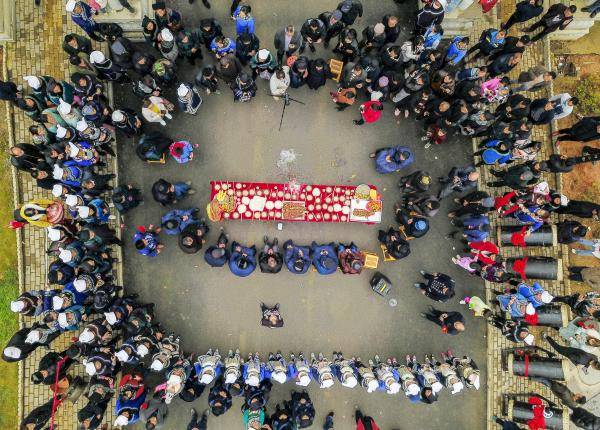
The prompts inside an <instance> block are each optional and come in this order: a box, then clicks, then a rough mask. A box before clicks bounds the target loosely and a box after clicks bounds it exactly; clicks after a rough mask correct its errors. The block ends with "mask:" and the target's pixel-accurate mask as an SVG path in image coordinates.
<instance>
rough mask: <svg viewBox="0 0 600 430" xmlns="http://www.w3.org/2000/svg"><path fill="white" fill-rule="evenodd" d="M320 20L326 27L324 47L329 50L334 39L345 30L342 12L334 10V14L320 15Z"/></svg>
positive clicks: (324, 13)
mask: <svg viewBox="0 0 600 430" xmlns="http://www.w3.org/2000/svg"><path fill="white" fill-rule="evenodd" d="M319 20H320V21H321V22H322V23H323V24H324V25H325V37H324V38H323V46H324V47H325V48H329V42H330V41H331V39H333V38H334V37H337V36H338V35H339V34H340V33H341V32H342V30H343V29H344V22H343V21H342V12H341V11H340V10H337V9H336V10H334V11H333V12H323V13H321V14H320V15H319Z"/></svg>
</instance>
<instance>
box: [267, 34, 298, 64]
mask: <svg viewBox="0 0 600 430" xmlns="http://www.w3.org/2000/svg"><path fill="white" fill-rule="evenodd" d="M286 36H287V38H289V42H287V41H286ZM273 44H274V45H275V49H276V50H277V62H278V63H279V64H280V65H281V64H282V61H283V56H284V55H285V56H286V58H287V57H290V56H291V55H293V54H294V52H296V51H297V50H298V49H300V45H301V44H302V35H301V34H300V32H299V31H296V29H295V28H294V26H293V25H288V26H287V27H285V28H282V29H281V30H278V31H277V32H276V33H275V39H274V40H273Z"/></svg>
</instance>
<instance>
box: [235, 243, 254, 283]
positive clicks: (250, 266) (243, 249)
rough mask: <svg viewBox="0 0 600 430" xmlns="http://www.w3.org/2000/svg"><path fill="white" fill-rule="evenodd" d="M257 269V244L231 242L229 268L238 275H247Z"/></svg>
mask: <svg viewBox="0 0 600 430" xmlns="http://www.w3.org/2000/svg"><path fill="white" fill-rule="evenodd" d="M255 269H256V246H254V245H252V247H247V246H242V245H240V244H239V243H237V242H235V241H234V242H232V243H231V257H230V258H229V270H231V273H233V274H234V275H236V276H240V277H242V278H243V277H246V276H248V275H250V274H251V273H252V272H254V270H255Z"/></svg>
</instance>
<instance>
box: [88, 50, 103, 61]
mask: <svg viewBox="0 0 600 430" xmlns="http://www.w3.org/2000/svg"><path fill="white" fill-rule="evenodd" d="M104 60H106V57H105V56H104V54H103V53H102V52H100V51H92V53H91V54H90V61H91V63H92V64H94V63H102V62H103V61H104Z"/></svg>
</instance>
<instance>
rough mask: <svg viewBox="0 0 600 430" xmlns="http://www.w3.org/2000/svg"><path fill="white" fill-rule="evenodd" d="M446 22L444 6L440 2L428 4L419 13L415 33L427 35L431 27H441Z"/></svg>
mask: <svg viewBox="0 0 600 430" xmlns="http://www.w3.org/2000/svg"><path fill="white" fill-rule="evenodd" d="M443 20H444V6H443V5H442V3H441V2H440V1H439V0H433V1H432V2H430V3H426V4H425V6H423V8H422V9H421V10H419V12H417V20H416V22H415V33H418V34H425V32H426V31H427V29H429V28H430V27H431V26H434V25H439V24H441V23H442V21H443Z"/></svg>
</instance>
